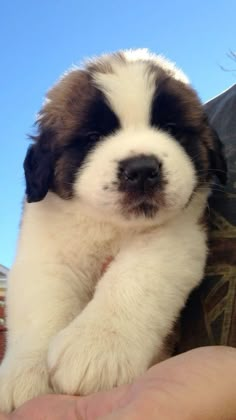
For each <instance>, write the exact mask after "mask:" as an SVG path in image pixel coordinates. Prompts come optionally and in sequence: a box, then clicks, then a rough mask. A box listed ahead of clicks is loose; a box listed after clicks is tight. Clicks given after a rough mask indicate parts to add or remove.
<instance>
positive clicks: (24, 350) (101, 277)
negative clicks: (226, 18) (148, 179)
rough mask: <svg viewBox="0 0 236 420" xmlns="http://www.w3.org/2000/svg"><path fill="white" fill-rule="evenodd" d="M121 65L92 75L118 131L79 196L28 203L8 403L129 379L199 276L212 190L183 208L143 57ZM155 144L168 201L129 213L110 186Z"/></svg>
mask: <svg viewBox="0 0 236 420" xmlns="http://www.w3.org/2000/svg"><path fill="white" fill-rule="evenodd" d="M117 66H118V64H116V69H115V72H114V74H113V75H110V76H109V77H108V76H107V75H100V76H99V77H98V78H97V80H96V83H97V84H98V85H99V86H100V88H101V89H103V90H104V92H105V93H106V95H107V97H108V99H109V101H110V103H111V105H112V107H113V109H114V110H115V111H116V113H117V114H118V116H119V118H120V120H121V124H122V128H123V129H122V130H121V131H120V132H118V133H117V134H114V135H111V136H109V137H108V138H107V139H106V141H104V142H102V143H100V144H99V145H98V146H97V147H96V148H95V149H94V150H93V152H92V153H91V154H90V155H89V156H88V158H87V160H86V162H85V164H84V165H83V168H82V169H80V170H79V171H78V175H77V178H76V182H75V185H74V192H75V196H74V198H72V199H71V200H67V201H66V200H63V199H61V198H59V197H58V196H56V195H55V194H53V193H50V192H49V193H48V194H47V196H46V198H45V199H44V200H42V201H40V202H38V203H33V204H26V205H25V209H24V215H23V221H22V226H21V234H20V240H19V247H18V252H17V257H16V260H15V263H14V266H13V268H12V270H11V274H10V278H9V288H8V292H7V308H8V319H7V323H8V324H7V325H8V343H7V351H6V356H5V358H4V361H3V363H2V365H1V368H0V409H1V410H3V411H5V412H9V411H11V410H12V409H13V408H15V407H17V406H19V405H21V404H22V403H23V402H25V401H26V400H28V399H30V398H32V397H34V396H36V395H38V394H42V393H48V392H52V391H53V390H54V391H57V392H62V393H70V394H74V393H78V394H83V395H84V394H89V393H91V392H94V391H97V390H102V389H109V388H111V387H113V386H116V385H120V384H124V383H128V382H131V381H133V380H134V378H135V377H137V376H138V375H140V374H142V373H143V372H144V371H145V370H146V369H147V368H148V367H149V366H150V365H151V364H152V363H153V362H154V361H158V360H160V359H161V358H162V357H163V355H162V351H163V342H164V339H165V338H166V336H167V334H168V333H169V332H170V331H171V330H172V327H173V324H174V322H175V320H176V318H177V317H178V315H179V312H180V310H181V309H182V307H183V306H184V304H185V301H186V299H187V297H188V295H189V292H190V291H191V290H192V289H193V288H194V287H195V286H196V285H197V284H198V283H199V282H200V280H201V278H202V276H203V270H204V266H205V259H206V251H207V249H206V234H205V232H204V229H203V228H202V227H201V225H200V224H199V219H200V218H201V216H202V214H203V211H204V209H205V205H206V194H205V193H201V194H200V193H196V194H195V196H194V198H193V199H192V201H191V204H190V205H188V206H187V203H188V202H189V199H190V197H191V195H192V193H193V190H194V188H195V185H196V176H195V171H194V167H193V165H192V163H191V161H190V159H189V157H188V156H187V155H186V153H185V152H184V150H183V149H182V147H181V146H180V145H179V144H177V142H175V141H174V140H173V139H172V138H171V137H170V135H168V134H167V133H164V132H162V131H160V130H155V129H152V128H150V127H148V115H149V112H150V101H151V97H152V94H153V83H152V80H151V81H150V79H145V77H143V71H144V66H143V64H142V63H141V64H137V63H136V62H135V61H134V63H132V65H131V66H130V67H129V68H128V69H125V67H122V65H121V64H120V67H119V68H118V67H117ZM172 70H173V69H172ZM179 77H180V72H179V71H177V70H176V78H179ZM130 80H132V81H133V83H132V85H130ZM127 89H129V92H130V95H129V97H128V98H127V96H126V95H125V93H126V90H127ZM137 95H138V97H139V98H140V99H142V101H141V100H140V101H139V100H138V101H136V100H135V98H137ZM150 152H152V153H154V154H155V155H156V156H157V157H161V159H162V161H163V164H164V167H163V170H164V173H165V175H166V178H167V180H168V183H167V185H166V191H165V193H166V202H165V206H164V207H163V208H161V209H160V211H158V213H157V215H156V217H154V218H153V219H151V218H150V219H145V218H144V217H143V216H139V217H134V216H132V217H128V215H127V216H126V217H124V215H123V216H122V213H121V208H120V201H119V198H120V197H119V194H120V193H119V192H117V191H116V189H115V188H114V184H112V183H113V182H115V181H116V179H115V174H116V166H117V161H119V160H120V159H123V158H126V157H129V156H132V155H134V154H136V153H138V154H139V153H144V154H145V153H147V154H148V153H150ZM104 186H107V187H108V188H106V189H104ZM110 257H112V258H113V261H112V263H111V264H110V265H109V267H108V268H107V270H106V271H105V273H103V272H102V267H103V264H104V262H106V261H107V259H109V258H110ZM49 379H50V381H49ZM49 383H50V385H49Z"/></svg>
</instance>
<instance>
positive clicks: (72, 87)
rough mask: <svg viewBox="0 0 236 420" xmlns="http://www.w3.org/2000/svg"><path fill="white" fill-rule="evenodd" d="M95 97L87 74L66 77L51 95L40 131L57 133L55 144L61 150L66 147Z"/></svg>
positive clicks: (71, 74) (74, 71)
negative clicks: (60, 147) (61, 147)
mask: <svg viewBox="0 0 236 420" xmlns="http://www.w3.org/2000/svg"><path fill="white" fill-rule="evenodd" d="M95 93H96V90H95V87H94V86H93V84H92V83H91V76H90V75H89V73H88V72H86V71H83V70H72V71H71V72H69V73H67V74H66V75H64V76H63V77H62V78H61V79H60V80H59V82H58V83H57V84H56V85H55V86H54V87H53V88H52V89H51V90H50V91H49V92H48V94H47V102H46V103H45V105H44V107H43V109H42V110H41V112H40V119H39V128H41V129H42V130H47V129H49V130H50V131H51V132H52V133H55V138H54V141H55V143H56V144H57V145H58V146H61V145H63V146H64V145H66V144H67V141H68V139H69V138H71V136H73V134H74V133H75V132H76V131H77V130H78V128H79V127H80V125H82V123H83V121H84V119H85V118H86V111H87V109H88V107H89V104H90V103H91V102H92V100H93V97H94V96H95Z"/></svg>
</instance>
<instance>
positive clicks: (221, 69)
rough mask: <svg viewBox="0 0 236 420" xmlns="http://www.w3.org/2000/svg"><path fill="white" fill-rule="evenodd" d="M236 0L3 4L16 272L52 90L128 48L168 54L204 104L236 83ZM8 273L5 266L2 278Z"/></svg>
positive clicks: (0, 95) (7, 176)
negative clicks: (31, 149)
mask: <svg viewBox="0 0 236 420" xmlns="http://www.w3.org/2000/svg"><path fill="white" fill-rule="evenodd" d="M235 16H236V2H235V0H231V1H230V0H224V1H222V0H221V1H220V0H214V1H213V0H212V1H211V0H209V1H207V2H206V1H203V0H198V1H189V0H188V1H187V0H179V1H176V2H174V1H173V2H170V1H169V2H166V1H164V2H162V1H158V0H145V1H142V0H118V1H112V0H99V1H96V0H93V1H92V0H91V1H88V0H85V1H82V0H41V1H34V0H14V1H9V0H2V1H1V4H0V51H1V65H0V120H1V132H0V133H1V134H0V146H1V147H0V193H1V195H0V197H1V203H0V229H1V240H0V263H1V264H2V265H3V266H5V267H10V266H11V264H12V262H13V259H14V254H15V250H16V243H17V235H18V231H19V223H20V219H21V208H22V201H23V197H24V176H23V170H22V163H23V160H24V156H25V153H26V149H27V147H28V145H29V140H28V139H27V134H29V133H32V132H33V123H34V120H35V116H36V113H37V111H38V110H39V108H40V106H41V104H42V101H43V97H44V94H45V92H46V91H47V90H48V89H49V87H50V86H51V85H52V84H53V83H54V82H55V81H56V80H57V79H58V77H59V76H60V75H61V73H63V72H64V71H65V70H66V69H67V68H69V67H71V66H72V65H75V64H77V65H80V64H81V63H82V61H83V59H85V58H86V57H90V56H94V55H99V54H101V53H103V52H110V51H115V50H118V49H124V48H141V47H145V48H149V49H150V50H151V51H153V52H155V53H161V54H163V55H165V56H167V57H168V58H170V59H171V60H172V61H175V62H176V63H177V65H178V66H179V67H181V68H182V69H183V70H184V72H185V73H186V74H187V75H188V77H189V78H190V80H191V82H192V84H193V86H194V88H195V89H196V90H197V91H198V94H199V95H200V98H201V99H202V101H203V102H206V101H207V100H209V99H211V98H212V97H214V96H216V95H218V94H219V93H221V92H222V91H223V90H225V89H227V88H228V87H230V86H231V85H233V84H234V83H236V71H235V70H236V62H235V61H234V60H233V57H232V55H231V52H235V50H236V25H235ZM4 270H5V268H4V267H2V273H3V271H4Z"/></svg>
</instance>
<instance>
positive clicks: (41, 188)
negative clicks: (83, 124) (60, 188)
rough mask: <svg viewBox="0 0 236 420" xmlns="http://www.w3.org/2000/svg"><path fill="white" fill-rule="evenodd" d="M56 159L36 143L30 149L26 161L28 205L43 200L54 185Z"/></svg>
mask: <svg viewBox="0 0 236 420" xmlns="http://www.w3.org/2000/svg"><path fill="white" fill-rule="evenodd" d="M53 166H54V159H53V154H52V152H51V151H50V150H49V149H47V148H45V147H42V145H41V144H40V142H39V143H35V144H33V145H31V146H30V147H29V148H28V151H27V153H26V157H25V161H24V171H25V180H26V196H27V201H28V203H33V202H36V201H40V200H42V199H43V198H44V197H45V196H46V194H47V192H48V190H49V188H50V185H51V184H52V178H53Z"/></svg>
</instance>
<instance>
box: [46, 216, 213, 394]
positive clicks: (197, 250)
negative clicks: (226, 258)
mask: <svg viewBox="0 0 236 420" xmlns="http://www.w3.org/2000/svg"><path fill="white" fill-rule="evenodd" d="M205 258H206V238H205V233H204V232H203V231H201V229H200V227H198V226H197V225H195V226H192V225H191V223H189V226H185V228H184V226H181V224H180V223H176V226H173V224H172V226H170V228H168V227H166V228H160V229H158V231H157V232H153V233H149V234H143V235H140V236H139V237H137V238H136V239H135V240H134V241H133V242H130V243H127V246H126V247H125V248H123V249H122V251H121V252H120V253H119V255H118V256H117V258H116V259H115V261H114V262H113V263H112V264H111V266H110V267H109V269H108V270H107V272H106V273H105V274H104V276H103V278H102V279H101V280H100V282H99V283H98V286H97V289H96V293H95V295H94V298H93V300H92V301H90V302H89V304H88V305H87V307H86V308H85V309H84V311H83V312H82V313H81V315H79V316H78V317H77V318H76V319H75V320H73V321H72V323H71V324H70V325H69V326H68V327H67V328H65V329H64V330H62V331H61V332H60V333H59V334H58V335H57V336H56V337H54V338H53V339H52V343H51V346H50V349H49V356H48V363H49V369H50V376H51V382H52V384H53V386H54V389H55V390H56V391H58V392H64V393H69V394H75V393H78V394H82V395H86V394H89V393H92V392H96V391H98V390H105V389H109V388H112V387H114V386H117V385H121V384H124V383H128V382H131V381H133V380H134V378H135V377H137V376H138V375H140V374H142V373H143V372H144V371H145V370H146V369H147V368H148V367H149V366H150V365H151V364H152V363H153V361H154V360H158V358H159V360H160V359H161V357H162V350H163V342H164V339H165V337H166V336H167V334H168V333H169V332H170V331H171V329H172V327H173V324H174V321H175V320H176V318H177V317H178V315H179V312H180V310H181V308H182V307H183V306H184V303H185V301H186V299H187V296H188V294H189V292H190V291H191V290H192V289H193V288H194V287H195V286H196V285H197V284H198V283H199V281H200V280H201V278H202V275H203V271H204V265H205Z"/></svg>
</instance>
